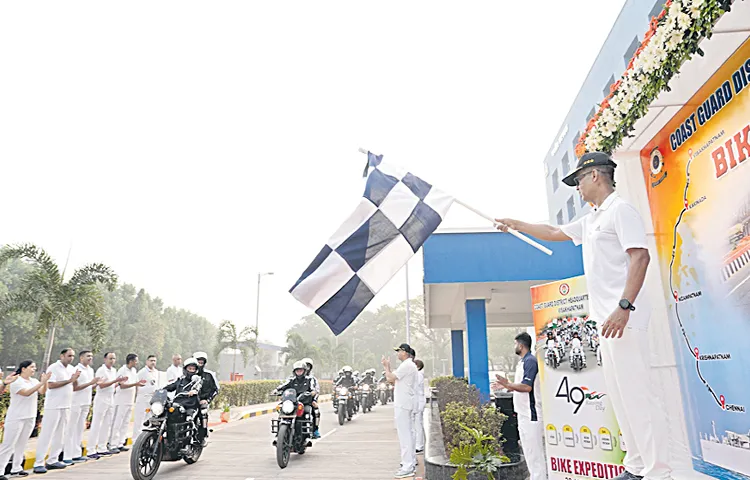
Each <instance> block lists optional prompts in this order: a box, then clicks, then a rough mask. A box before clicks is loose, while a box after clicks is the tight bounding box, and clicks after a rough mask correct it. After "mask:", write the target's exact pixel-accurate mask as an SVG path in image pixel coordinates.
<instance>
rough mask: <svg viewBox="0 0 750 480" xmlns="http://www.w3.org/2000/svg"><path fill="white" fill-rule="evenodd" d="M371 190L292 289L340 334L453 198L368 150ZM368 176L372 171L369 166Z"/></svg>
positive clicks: (440, 218) (438, 220)
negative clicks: (385, 162)
mask: <svg viewBox="0 0 750 480" xmlns="http://www.w3.org/2000/svg"><path fill="white" fill-rule="evenodd" d="M367 157H368V168H372V169H371V170H370V172H369V175H368V176H367V185H366V186H365V193H364V195H363V197H362V199H361V200H360V202H359V205H358V206H357V208H356V210H355V211H354V213H352V215H350V216H349V218H348V219H347V220H346V221H345V222H344V224H343V225H341V227H340V228H339V229H338V231H337V232H336V233H335V234H334V235H333V236H332V237H331V238H330V239H329V240H328V242H327V244H326V246H325V247H323V250H321V251H320V253H319V254H318V256H317V257H315V260H313V262H312V263H311V264H310V266H309V267H307V270H305V272H304V273H303V274H302V276H301V277H300V279H299V280H297V283H296V284H295V285H294V286H293V287H292V289H291V290H290V293H291V294H292V296H293V297H294V298H296V299H297V300H299V301H300V302H301V303H303V304H305V305H306V306H308V307H309V308H311V309H312V310H314V311H315V313H316V314H318V316H320V318H322V319H323V320H324V321H325V322H326V323H327V324H328V326H329V327H330V329H331V330H332V331H333V333H334V334H336V335H338V334H340V333H341V332H343V331H344V330H345V329H346V328H347V327H348V326H349V325H351V323H352V322H353V321H354V319H355V318H357V316H358V315H359V314H360V313H361V312H362V311H363V310H364V309H365V307H366V306H367V304H369V303H370V301H372V299H373V298H374V297H375V295H376V294H377V293H378V292H379V291H380V290H381V289H382V288H383V287H384V286H385V284H386V283H388V281H390V279H391V278H393V276H394V275H395V274H396V273H397V272H398V271H399V270H400V269H401V268H402V267H403V266H404V265H406V262H407V261H408V260H409V259H410V258H411V257H412V256H413V255H414V254H415V253H416V252H417V251H418V250H419V248H420V247H421V246H422V244H423V243H424V242H425V240H427V237H429V236H430V235H431V234H432V232H434V231H435V229H436V228H437V227H438V225H440V223H441V222H442V221H443V218H444V217H445V214H446V213H447V212H448V209H449V208H450V206H451V205H452V204H453V200H454V199H453V198H452V197H451V196H449V195H447V194H445V193H444V192H441V191H440V190H437V189H436V188H433V186H432V185H430V184H429V183H427V182H425V181H424V180H422V179H421V178H419V177H417V176H416V175H413V174H411V173H408V172H402V171H399V170H398V169H397V168H394V167H392V166H390V165H387V164H384V163H382V159H383V156H382V155H374V154H372V153H370V152H368V153H367ZM365 174H367V170H365Z"/></svg>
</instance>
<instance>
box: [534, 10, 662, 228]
mask: <svg viewBox="0 0 750 480" xmlns="http://www.w3.org/2000/svg"><path fill="white" fill-rule="evenodd" d="M663 7H664V0H628V1H627V2H626V3H625V5H624V6H623V8H622V11H620V15H619V16H618V17H617V21H616V22H615V24H614V25H613V26H612V30H611V31H610V32H609V36H607V40H606V41H605V42H604V44H603V45H602V48H601V50H600V51H599V55H598V56H597V58H596V60H595V61H594V64H593V65H592V67H591V70H590V71H589V73H588V75H587V76H586V80H585V81H584V82H583V85H582V86H581V89H580V90H579V92H578V95H577V96H576V98H575V101H574V102H573V105H572V106H571V107H570V110H569V111H568V114H567V116H566V117H565V120H564V121H563V123H562V125H561V126H560V129H559V130H558V133H557V135H556V137H555V138H554V140H553V141H552V145H551V147H550V149H549V151H548V152H547V155H546V156H545V158H544V171H545V177H546V178H545V183H546V189H547V209H548V214H549V221H550V223H552V224H553V225H562V224H565V223H569V222H571V221H572V220H575V219H577V218H579V217H580V216H581V215H582V214H585V213H587V212H588V211H589V209H590V208H591V207H589V206H588V205H587V204H585V203H584V202H583V201H582V200H581V197H580V195H578V192H576V190H575V189H573V188H570V187H567V186H566V185H564V184H563V183H562V179H563V178H564V177H565V176H566V175H567V174H568V173H569V172H570V171H571V170H572V169H573V168H575V165H576V163H577V162H578V160H577V158H576V156H575V144H576V142H577V141H578V137H580V135H581V132H582V131H583V129H584V128H585V126H586V124H587V123H588V121H589V119H591V117H593V116H594V113H595V109H596V108H597V106H598V105H599V104H600V103H601V101H602V100H603V99H604V97H606V96H607V95H608V94H609V88H610V86H611V85H612V84H613V83H615V81H616V79H618V78H620V76H621V75H622V73H623V72H624V71H625V67H626V66H627V65H628V62H630V59H631V58H632V57H633V54H634V53H635V51H636V49H637V48H638V46H639V45H640V43H641V41H642V40H643V35H644V33H645V30H646V28H647V27H648V23H649V20H650V19H651V18H652V17H654V16H656V15H658V14H659V13H660V12H661V10H662V8H663ZM635 32H637V33H635Z"/></svg>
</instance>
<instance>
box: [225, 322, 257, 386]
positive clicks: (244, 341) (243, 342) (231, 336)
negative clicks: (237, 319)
mask: <svg viewBox="0 0 750 480" xmlns="http://www.w3.org/2000/svg"><path fill="white" fill-rule="evenodd" d="M225 348H231V349H233V350H234V351H235V352H236V351H237V350H239V351H240V352H241V353H242V361H243V364H244V366H245V367H247V362H248V360H250V352H253V354H254V355H256V356H257V353H258V332H257V330H255V329H254V328H253V327H245V328H243V329H242V330H240V331H238V330H237V326H236V325H235V324H234V323H232V322H231V321H230V320H224V321H222V322H221V324H220V325H219V330H218V331H217V332H216V357H217V358H218V357H219V355H220V354H221V352H222V351H224V349H225ZM236 372H237V355H233V357H232V373H236Z"/></svg>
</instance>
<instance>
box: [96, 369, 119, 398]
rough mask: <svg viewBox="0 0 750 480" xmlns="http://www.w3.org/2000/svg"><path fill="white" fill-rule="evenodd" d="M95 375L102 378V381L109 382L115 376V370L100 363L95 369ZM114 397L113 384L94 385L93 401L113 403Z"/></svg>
mask: <svg viewBox="0 0 750 480" xmlns="http://www.w3.org/2000/svg"><path fill="white" fill-rule="evenodd" d="M96 376H97V377H99V378H101V379H102V383H109V382H112V381H114V380H115V379H116V378H117V371H116V370H115V369H114V367H112V368H107V366H106V365H102V366H101V367H99V369H98V370H97V371H96ZM114 398H115V386H114V385H110V386H109V387H106V388H102V387H96V396H95V397H94V403H102V404H105V405H113V404H114Z"/></svg>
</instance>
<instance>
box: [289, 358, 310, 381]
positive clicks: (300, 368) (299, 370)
mask: <svg viewBox="0 0 750 480" xmlns="http://www.w3.org/2000/svg"><path fill="white" fill-rule="evenodd" d="M292 373H293V374H294V376H295V377H297V378H303V377H304V376H305V375H306V374H307V364H306V363H305V362H303V361H302V360H300V361H298V362H294V366H293V367H292Z"/></svg>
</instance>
